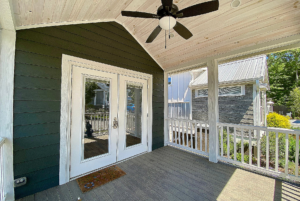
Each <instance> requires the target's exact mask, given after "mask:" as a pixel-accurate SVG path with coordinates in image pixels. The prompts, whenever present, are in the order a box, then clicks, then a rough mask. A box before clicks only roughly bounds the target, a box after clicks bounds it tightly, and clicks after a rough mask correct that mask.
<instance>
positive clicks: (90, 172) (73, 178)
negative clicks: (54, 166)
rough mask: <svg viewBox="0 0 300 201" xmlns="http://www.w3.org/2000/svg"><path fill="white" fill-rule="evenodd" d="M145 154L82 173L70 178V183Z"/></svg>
mask: <svg viewBox="0 0 300 201" xmlns="http://www.w3.org/2000/svg"><path fill="white" fill-rule="evenodd" d="M145 153H148V151H145V152H142V153H140V154H137V155H134V156H131V157H128V158H125V159H123V160H120V161H117V162H115V163H112V164H109V165H106V166H104V167H101V168H98V169H95V170H92V171H89V172H87V173H84V174H81V175H78V176H76V177H72V178H70V181H73V180H76V179H78V178H80V177H83V176H86V175H89V174H92V173H94V172H97V171H99V170H102V169H105V168H108V167H110V166H113V165H117V164H119V163H122V162H124V161H127V160H130V159H132V158H135V157H137V156H140V155H143V154H145Z"/></svg>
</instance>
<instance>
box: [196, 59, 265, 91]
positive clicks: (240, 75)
mask: <svg viewBox="0 0 300 201" xmlns="http://www.w3.org/2000/svg"><path fill="white" fill-rule="evenodd" d="M192 74H193V75H194V76H193V79H192V81H191V82H190V87H192V88H205V87H207V68H201V69H199V70H195V71H192ZM256 80H259V81H260V83H267V85H268V84H269V80H268V68H267V58H266V55H260V56H256V57H252V58H248V59H245V60H238V61H234V62H230V63H225V64H221V65H219V85H230V84H239V83H255V81H256Z"/></svg>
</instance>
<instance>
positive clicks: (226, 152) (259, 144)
mask: <svg viewBox="0 0 300 201" xmlns="http://www.w3.org/2000/svg"><path fill="white" fill-rule="evenodd" d="M218 131H219V143H218V145H219V156H218V160H221V161H225V162H229V163H233V164H236V165H241V166H245V167H247V168H250V169H254V170H257V171H260V172H265V173H271V174H272V175H276V176H280V177H283V178H288V179H292V180H295V181H300V178H299V136H300V131H299V130H291V129H282V128H270V127H268V128H267V127H258V126H247V125H237V124H226V123H218ZM289 142H290V143H293V144H291V145H290V144H289ZM289 148H291V149H292V150H291V149H289ZM294 148H295V150H293V149H294ZM292 152H293V153H294V154H293V155H292Z"/></svg>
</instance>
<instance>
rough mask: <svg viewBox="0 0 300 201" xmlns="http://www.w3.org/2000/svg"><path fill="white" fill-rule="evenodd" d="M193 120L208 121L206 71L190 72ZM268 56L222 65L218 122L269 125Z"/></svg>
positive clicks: (202, 69)
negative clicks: (267, 102) (267, 99)
mask: <svg viewBox="0 0 300 201" xmlns="http://www.w3.org/2000/svg"><path fill="white" fill-rule="evenodd" d="M191 74H192V81H191V83H190V89H191V90H192V117H193V118H192V119H194V120H202V121H208V98H207V96H208V89H207V68H201V69H199V70H194V71H191ZM268 89H269V80H268V69H267V61H266V55H261V56H257V57H253V58H249V59H245V60H239V61H234V62H230V63H226V64H222V65H219V121H220V122H222V123H233V124H249V125H255V126H261V125H266V112H267V109H266V90H268Z"/></svg>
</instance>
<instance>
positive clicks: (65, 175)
mask: <svg viewBox="0 0 300 201" xmlns="http://www.w3.org/2000/svg"><path fill="white" fill-rule="evenodd" d="M73 66H80V67H82V68H88V69H95V70H98V71H103V72H108V73H114V74H121V75H124V76H129V77H136V78H140V79H144V80H147V83H148V111H149V113H148V129H147V132H148V136H147V140H148V152H151V151H152V88H153V86H152V85H153V83H152V80H153V78H152V75H150V74H146V73H141V72H136V71H132V70H127V69H124V68H119V67H115V66H111V65H108V64H103V63H99V62H95V61H91V60H87V59H82V58H78V57H73V56H69V55H65V54H63V55H62V76H61V77H62V79H61V114H60V158H59V184H60V185H62V184H65V183H67V182H69V181H70V164H71V163H70V162H71V157H70V154H71V149H70V147H71V141H70V139H71V132H70V128H71V113H72V108H71V103H72V102H71V89H72V83H71V80H72V79H71V78H72V69H73Z"/></svg>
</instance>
